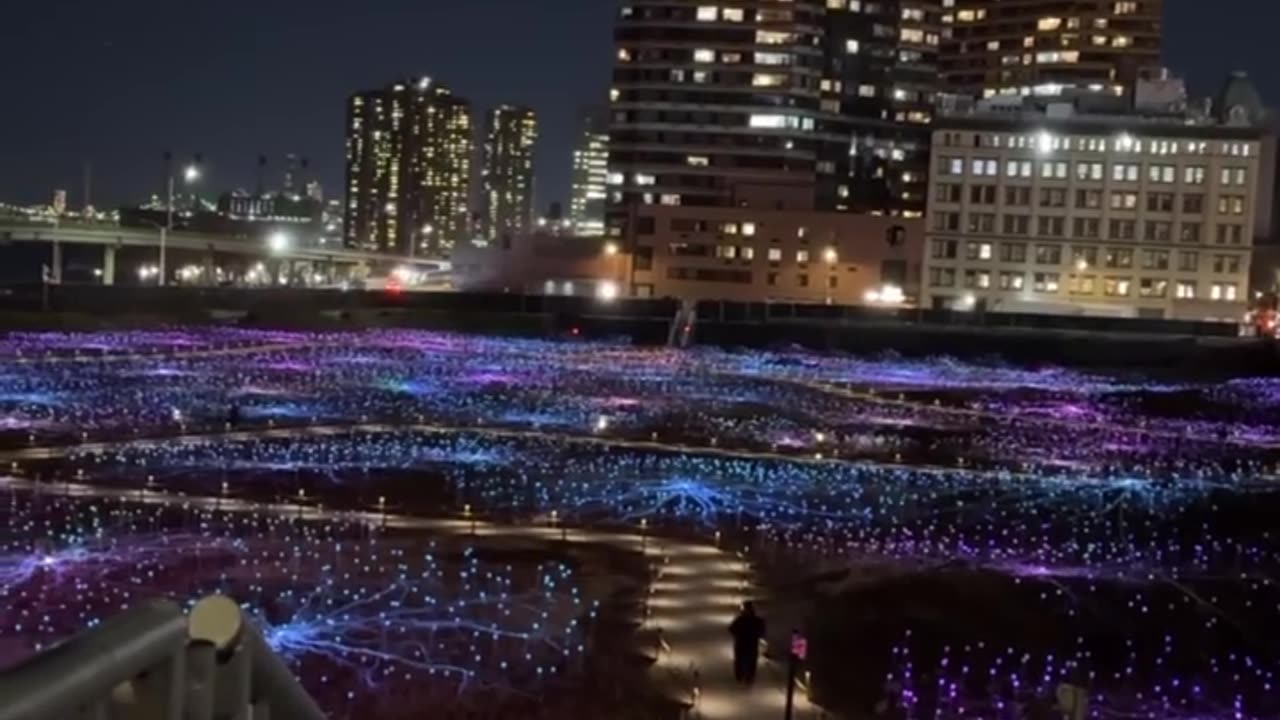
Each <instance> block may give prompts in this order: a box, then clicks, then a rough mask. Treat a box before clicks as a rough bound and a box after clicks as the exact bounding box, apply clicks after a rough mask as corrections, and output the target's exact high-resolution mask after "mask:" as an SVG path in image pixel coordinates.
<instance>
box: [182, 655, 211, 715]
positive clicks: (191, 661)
mask: <svg viewBox="0 0 1280 720" xmlns="http://www.w3.org/2000/svg"><path fill="white" fill-rule="evenodd" d="M217 652H218V649H217V647H215V646H214V644H213V643H211V642H209V641H207V640H193V641H192V642H191V644H190V645H188V646H187V687H186V693H187V714H186V720H213V703H214V677H215V673H216V672H217V670H218V656H217Z"/></svg>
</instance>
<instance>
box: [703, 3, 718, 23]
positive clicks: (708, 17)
mask: <svg viewBox="0 0 1280 720" xmlns="http://www.w3.org/2000/svg"><path fill="white" fill-rule="evenodd" d="M719 17H720V8H718V7H716V6H714V5H702V6H700V7H699V8H698V21H699V22H715V21H716V19H717V18H719Z"/></svg>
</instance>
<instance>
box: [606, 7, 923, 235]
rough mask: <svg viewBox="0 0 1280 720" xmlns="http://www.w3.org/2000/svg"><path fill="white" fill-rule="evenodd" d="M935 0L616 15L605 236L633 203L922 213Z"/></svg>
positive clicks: (618, 231) (633, 10)
mask: <svg viewBox="0 0 1280 720" xmlns="http://www.w3.org/2000/svg"><path fill="white" fill-rule="evenodd" d="M941 19H942V7H941V3H940V2H937V1H925V0H898V1H895V2H874V3H873V2H861V1H858V0H853V1H848V0H838V1H837V0H795V1H794V2H787V3H759V2H755V3H747V2H732V3H729V2H725V3H719V4H707V3H706V2H705V0H636V1H635V2H631V3H628V4H627V5H626V6H624V7H623V8H622V10H621V16H620V18H619V20H618V24H617V28H616V32H615V40H616V52H617V58H616V64H615V69H614V76H613V87H612V90H611V93H612V98H611V100H612V103H611V112H612V116H611V127H610V147H609V178H608V179H609V183H610V197H609V201H610V202H609V206H610V211H609V222H608V225H609V229H608V231H609V233H610V234H611V235H614V236H621V235H623V234H624V227H625V225H626V223H627V217H628V215H629V214H631V215H634V212H633V211H629V210H628V208H629V207H630V206H631V205H632V204H638V205H645V204H657V205H668V206H712V207H716V206H718V207H733V206H736V205H738V204H739V202H738V199H737V198H738V197H739V196H740V195H741V194H742V193H744V192H745V193H752V194H754V193H756V192H757V190H758V189H759V188H762V187H765V188H770V189H772V191H773V192H775V194H776V198H777V200H776V205H777V207H778V208H779V209H819V210H833V211H850V212H865V213H878V214H885V215H905V216H918V215H920V214H922V212H923V210H924V205H925V199H926V194H927V189H926V188H927V180H928V139H929V137H928V123H929V121H930V120H931V108H932V103H933V99H934V93H935V92H936V82H937V66H936V62H937V53H938V48H939V45H940V42H941Z"/></svg>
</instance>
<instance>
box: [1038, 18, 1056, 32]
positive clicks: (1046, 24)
mask: <svg viewBox="0 0 1280 720" xmlns="http://www.w3.org/2000/svg"><path fill="white" fill-rule="evenodd" d="M1060 27H1062V18H1060V17H1042V18H1040V20H1039V22H1037V23H1036V29H1037V30H1057V29H1058V28H1060Z"/></svg>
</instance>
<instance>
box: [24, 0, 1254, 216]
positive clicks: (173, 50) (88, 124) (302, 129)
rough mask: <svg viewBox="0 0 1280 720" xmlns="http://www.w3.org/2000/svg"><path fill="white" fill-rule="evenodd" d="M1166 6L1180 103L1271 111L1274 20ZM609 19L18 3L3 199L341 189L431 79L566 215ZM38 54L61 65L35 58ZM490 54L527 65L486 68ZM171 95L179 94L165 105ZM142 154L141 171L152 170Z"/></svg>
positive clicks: (578, 8)
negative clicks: (297, 168) (381, 129)
mask: <svg viewBox="0 0 1280 720" xmlns="http://www.w3.org/2000/svg"><path fill="white" fill-rule="evenodd" d="M1166 5H1167V15H1166V28H1165V32H1166V63H1167V64H1168V65H1170V66H1171V67H1172V68H1173V69H1174V70H1175V71H1176V72H1178V73H1179V74H1182V75H1184V76H1186V77H1188V79H1189V81H1190V86H1191V90H1192V92H1193V93H1194V94H1196V95H1206V94H1210V93H1212V92H1213V90H1214V87H1215V85H1216V83H1217V82H1218V81H1219V80H1220V78H1221V76H1222V75H1223V74H1224V73H1225V72H1227V71H1230V70H1233V69H1242V70H1245V71H1251V74H1252V75H1253V76H1254V78H1255V81H1256V82H1257V84H1258V86H1259V88H1260V90H1261V91H1262V93H1263V96H1264V97H1267V98H1274V97H1280V78H1272V77H1267V76H1265V75H1264V74H1263V71H1264V70H1265V68H1266V65H1265V56H1264V55H1263V52H1264V48H1265V47H1266V45H1267V42H1266V39H1265V38H1264V37H1263V36H1262V32H1265V31H1264V30H1263V29H1262V28H1264V27H1266V25H1267V23H1266V18H1259V17H1258V14H1259V13H1266V12H1276V11H1275V10H1273V9H1270V8H1267V9H1259V8H1256V7H1250V8H1249V10H1250V11H1252V12H1251V13H1250V14H1249V16H1250V17H1251V18H1252V20H1253V21H1252V22H1250V23H1247V24H1244V25H1241V24H1240V23H1239V22H1238V18H1239V17H1241V16H1242V13H1244V8H1245V0H1227V2H1225V3H1220V4H1219V5H1218V6H1217V7H1216V8H1215V10H1216V11H1215V12H1214V13H1212V14H1207V13H1204V12H1203V11H1201V12H1197V10H1198V9H1202V8H1203V6H1202V5H1201V4H1196V3H1194V0H1168V2H1167V3H1166ZM615 6H616V4H614V3H602V2H598V1H593V0H563V2H561V3H557V4H555V5H554V6H541V5H540V6H538V7H537V8H534V7H530V6H526V5H525V4H523V3H513V2H508V1H506V0H478V1H477V2H474V3H468V4H467V5H466V6H459V7H453V6H449V7H443V6H441V7H416V6H415V7H411V6H410V5H409V4H408V3H403V4H401V3H389V4H388V5H387V6H385V7H383V8H381V9H369V8H359V9H348V8H342V9H339V8H338V7H337V6H324V5H320V6H307V10H306V12H300V11H301V9H302V6H301V5H300V4H295V3H293V2H292V1H291V0H288V1H286V2H281V3H279V4H278V5H277V6H275V7H271V8H267V9H265V10H264V13H263V14H262V15H261V16H260V17H258V18H256V20H257V23H256V25H255V26H252V27H250V26H245V25H243V24H241V23H239V22H238V21H236V19H235V18H230V17H223V16H221V15H220V14H219V13H217V12H216V11H215V10H214V9H212V8H210V9H201V8H190V9H186V10H184V13H183V14H182V17H180V18H175V19H173V20H171V21H165V20H162V19H161V18H162V17H163V16H162V15H160V14H159V13H158V12H152V11H158V10H159V9H160V7H161V6H160V4H159V3H155V2H151V1H150V0H137V1H136V2H131V3H128V4H127V5H126V6H125V7H113V8H111V9H109V10H108V9H106V8H102V7H99V6H96V5H92V4H89V3H85V2H71V3H67V4H64V5H63V6H61V7H60V8H59V9H58V10H57V11H55V12H54V13H53V15H52V18H53V19H54V20H55V22H52V23H51V22H50V19H51V17H50V14H49V13H48V11H46V10H45V9H43V8H37V6H35V5H34V4H31V3H26V4H21V5H19V6H18V7H16V8H14V9H12V10H11V16H10V19H9V21H8V22H6V24H5V29H4V30H0V40H3V42H0V48H3V49H0V60H4V61H6V65H9V66H17V67H24V68H30V69H31V70H32V71H31V72H28V73H26V74H25V75H20V76H19V77H17V78H15V79H14V80H13V81H12V82H11V83H10V85H11V87H10V93H11V97H18V98H23V99H24V104H25V103H30V105H29V106H28V107H29V108H30V107H40V108H45V109H46V111H47V112H45V113H35V112H22V113H9V114H7V115H5V116H3V117H0V199H3V200H5V201H13V202H47V201H48V200H49V199H50V198H51V197H52V193H53V191H54V189H59V188H60V189H65V190H67V191H68V193H69V198H68V203H69V205H70V206H72V207H77V206H79V205H81V204H82V202H83V200H82V195H83V191H82V190H81V186H82V182H83V181H82V175H83V164H84V163H85V162H86V161H87V162H90V163H92V165H93V179H94V180H93V188H94V191H93V200H94V202H95V204H97V205H99V206H113V205H119V204H124V203H128V202H137V201H140V200H142V199H143V198H144V197H145V196H146V195H148V194H150V193H155V192H158V191H159V190H160V185H161V182H162V181H161V178H162V160H161V154H162V152H163V151H164V150H165V149H173V150H174V151H175V152H180V151H188V150H190V151H198V152H202V153H203V154H204V155H205V156H206V158H207V159H208V160H207V162H208V165H209V174H208V185H207V186H206V187H204V188H202V193H204V194H206V195H208V194H217V193H218V192H221V191H224V190H230V189H234V188H237V187H244V188H250V189H251V188H253V187H254V186H255V184H256V181H255V178H256V175H257V164H256V161H257V157H258V156H259V155H260V154H265V155H268V156H270V157H272V158H278V159H279V160H277V162H275V163H273V165H272V166H271V167H270V168H269V170H268V173H269V174H268V177H269V178H270V179H271V181H272V184H275V183H278V182H279V179H280V177H282V175H283V170H284V168H283V165H282V160H283V157H284V156H285V155H286V154H289V153H295V154H298V155H300V156H303V157H307V158H310V159H311V161H312V164H311V170H312V174H313V175H314V179H317V180H319V181H320V182H321V183H322V184H323V185H324V186H325V187H326V188H335V189H336V188H340V187H342V185H343V182H342V178H343V174H344V153H343V144H344V137H343V115H344V107H345V106H344V99H345V98H346V97H347V96H349V95H350V94H351V93H353V92H356V91H358V90H360V89H361V88H364V87H376V86H379V85H381V84H384V83H386V82H387V81H388V80H390V79H392V78H395V77H403V76H406V75H414V74H428V75H432V76H433V77H437V78H439V79H440V80H441V81H442V82H445V83H447V84H448V85H449V86H450V87H453V88H455V89H456V91H457V92H458V93H459V94H460V95H463V96H465V97H468V98H469V99H471V100H472V101H473V103H475V104H476V105H477V106H478V107H495V106H498V105H501V104H504V103H513V104H514V103H519V104H524V105H528V106H530V107H532V108H533V109H534V110H535V112H537V113H538V115H539V117H540V118H541V120H540V122H539V126H540V135H541V136H542V139H541V140H540V143H539V152H538V156H537V166H536V172H537V178H538V181H537V186H538V194H537V197H536V200H535V207H536V208H537V209H538V210H539V211H541V210H542V209H543V208H545V207H546V206H547V204H548V203H550V202H552V201H557V202H561V203H564V204H565V205H566V206H567V205H568V201H569V199H570V187H571V180H572V155H573V149H574V147H575V145H576V142H577V140H578V130H579V127H578V123H577V117H578V113H579V110H580V108H581V107H582V106H584V105H590V104H599V103H601V102H603V100H604V97H605V94H606V93H607V89H608V83H609V81H608V78H609V73H610V70H611V67H612V61H613V57H612V48H613V38H612V29H613V18H614V15H615V10H614V9H615ZM1233 8H1234V10H1235V11H1234V12H1233ZM299 17H301V18H302V19H301V20H299ZM496 17H501V18H502V19H503V20H502V22H499V23H494V22H493V19H494V18H496ZM59 20H60V22H58V21H59ZM362 26H363V27H366V28H368V30H369V32H368V33H367V35H368V36H369V37H378V38H379V41H378V42H371V43H368V45H367V47H366V46H360V47H359V48H357V50H358V51H357V52H352V53H349V54H348V53H342V52H338V50H340V49H342V48H351V47H354V46H353V45H352V42H351V37H350V36H351V30H352V28H355V27H362ZM193 27H198V28H200V32H199V33H191V32H190V28H193ZM529 27H537V28H541V30H542V31H541V32H538V33H531V32H528V31H527V28H529ZM468 30H470V31H471V32H467V31H468ZM379 33H381V35H380V34H379ZM266 36H270V37H271V41H270V42H268V41H266V39H265V38H266ZM476 37H481V38H483V39H484V42H475V41H474V40H475V38H476ZM339 40H341V42H339ZM49 47H62V48H64V52H60V53H56V54H53V55H50V54H49V53H48V52H47V48H49ZM317 48H319V50H317ZM326 48H332V49H333V51H332V52H325V49H326ZM504 56H512V57H521V58H525V59H526V60H527V61H524V60H522V61H521V62H519V63H506V62H499V61H498V60H499V59H501V58H502V57H504ZM157 57H158V58H168V59H169V60H168V62H167V63H156V62H154V59H155V58H157ZM32 58H42V60H41V62H33V61H32ZM182 83H186V84H188V85H189V86H190V87H191V88H193V89H192V90H191V91H189V92H177V91H175V90H174V87H177V86H180V85H181V84H182ZM166 100H167V101H169V103H170V104H169V105H168V106H166V105H165V101H166ZM148 154H152V155H154V156H155V158H156V160H155V169H154V171H153V172H149V171H148V170H147V163H146V160H145V158H146V157H147V155H148ZM308 179H311V178H308Z"/></svg>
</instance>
